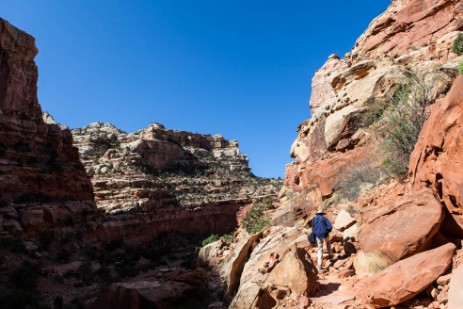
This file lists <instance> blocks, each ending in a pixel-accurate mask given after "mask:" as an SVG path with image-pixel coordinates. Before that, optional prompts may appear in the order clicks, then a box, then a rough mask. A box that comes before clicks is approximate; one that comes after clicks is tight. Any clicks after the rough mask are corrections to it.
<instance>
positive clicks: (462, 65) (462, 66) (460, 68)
mask: <svg viewBox="0 0 463 309" xmlns="http://www.w3.org/2000/svg"><path fill="white" fill-rule="evenodd" d="M458 72H460V74H461V75H463V61H461V62H460V63H459V64H458Z"/></svg>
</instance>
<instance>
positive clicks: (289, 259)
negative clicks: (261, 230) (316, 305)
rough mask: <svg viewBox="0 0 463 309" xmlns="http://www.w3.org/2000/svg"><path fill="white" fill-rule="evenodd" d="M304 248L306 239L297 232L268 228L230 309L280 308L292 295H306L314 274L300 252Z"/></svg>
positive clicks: (251, 259)
mask: <svg viewBox="0 0 463 309" xmlns="http://www.w3.org/2000/svg"><path fill="white" fill-rule="evenodd" d="M307 244H308V241H307V235H306V234H305V233H302V234H301V231H300V229H297V228H288V227H282V226H275V227H271V228H270V229H269V231H268V234H267V235H263V237H262V239H261V240H260V241H259V243H258V244H257V245H256V246H255V248H254V250H253V251H252V253H251V255H250V257H249V260H248V261H247V263H246V264H245V266H244V269H243V272H242V275H241V278H240V285H239V288H238V291H237V293H236V295H235V297H234V298H233V301H232V303H231V304H230V306H229V308H253V307H254V306H257V307H258V308H279V307H281V306H282V304H285V303H286V302H287V301H288V298H289V297H290V296H291V295H293V297H294V298H297V297H301V296H304V297H306V296H307V295H309V294H310V293H311V292H312V291H313V290H314V288H315V283H316V274H317V271H316V268H315V266H314V264H313V262H312V260H311V259H310V257H308V256H306V254H305V250H303V249H302V248H303V247H304V246H306V245H307ZM280 264H281V266H280Z"/></svg>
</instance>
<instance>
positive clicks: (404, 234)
mask: <svg viewBox="0 0 463 309" xmlns="http://www.w3.org/2000/svg"><path fill="white" fill-rule="evenodd" d="M381 209H382V210H381V211H380V212H379V213H377V214H376V215H373V216H372V217H371V218H370V219H369V220H368V222H367V223H366V224H365V225H364V226H363V228H362V231H361V232H360V235H359V245H360V248H362V249H363V250H364V251H365V252H379V253H381V254H382V255H385V256H387V257H388V258H389V259H390V260H391V261H392V262H395V261H398V260H401V259H403V258H405V257H408V256H410V255H413V254H415V253H418V252H421V251H423V250H425V249H426V247H427V245H428V244H429V243H430V241H431V240H432V237H433V236H434V235H435V234H436V233H437V231H438V230H439V228H440V226H441V223H442V220H443V217H444V215H443V210H442V205H441V204H440V203H439V201H437V200H436V199H435V197H434V195H433V194H432V193H431V192H430V191H429V190H426V189H423V190H421V191H419V192H414V193H409V194H407V195H405V196H404V197H402V198H401V199H399V200H398V201H397V202H395V203H394V204H392V205H386V206H385V207H384V208H381Z"/></svg>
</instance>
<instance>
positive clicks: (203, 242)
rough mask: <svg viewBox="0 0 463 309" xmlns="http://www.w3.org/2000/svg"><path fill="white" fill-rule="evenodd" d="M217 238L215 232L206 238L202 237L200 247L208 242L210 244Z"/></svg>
mask: <svg viewBox="0 0 463 309" xmlns="http://www.w3.org/2000/svg"><path fill="white" fill-rule="evenodd" d="M217 240H219V236H217V235H215V234H212V235H211V236H209V237H208V238H206V239H204V240H203V241H202V242H201V247H204V246H207V245H208V244H211V243H213V242H214V241H217Z"/></svg>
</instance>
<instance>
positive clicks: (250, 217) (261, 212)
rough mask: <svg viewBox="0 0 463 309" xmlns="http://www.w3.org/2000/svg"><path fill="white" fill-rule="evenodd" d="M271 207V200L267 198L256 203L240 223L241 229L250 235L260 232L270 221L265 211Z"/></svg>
mask: <svg viewBox="0 0 463 309" xmlns="http://www.w3.org/2000/svg"><path fill="white" fill-rule="evenodd" d="M271 207H272V199H271V198H268V199H265V200H263V201H261V202H257V203H256V204H255V205H254V206H253V207H252V208H251V210H249V211H248V212H247V213H246V215H245V216H244V218H243V220H242V221H241V225H242V226H243V228H244V229H245V230H246V231H247V232H248V233H250V234H257V233H259V232H260V231H262V230H263V229H264V228H265V227H266V226H267V225H268V224H269V222H270V219H269V218H268V217H267V215H266V214H265V211H266V210H269V209H270V208H271Z"/></svg>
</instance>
